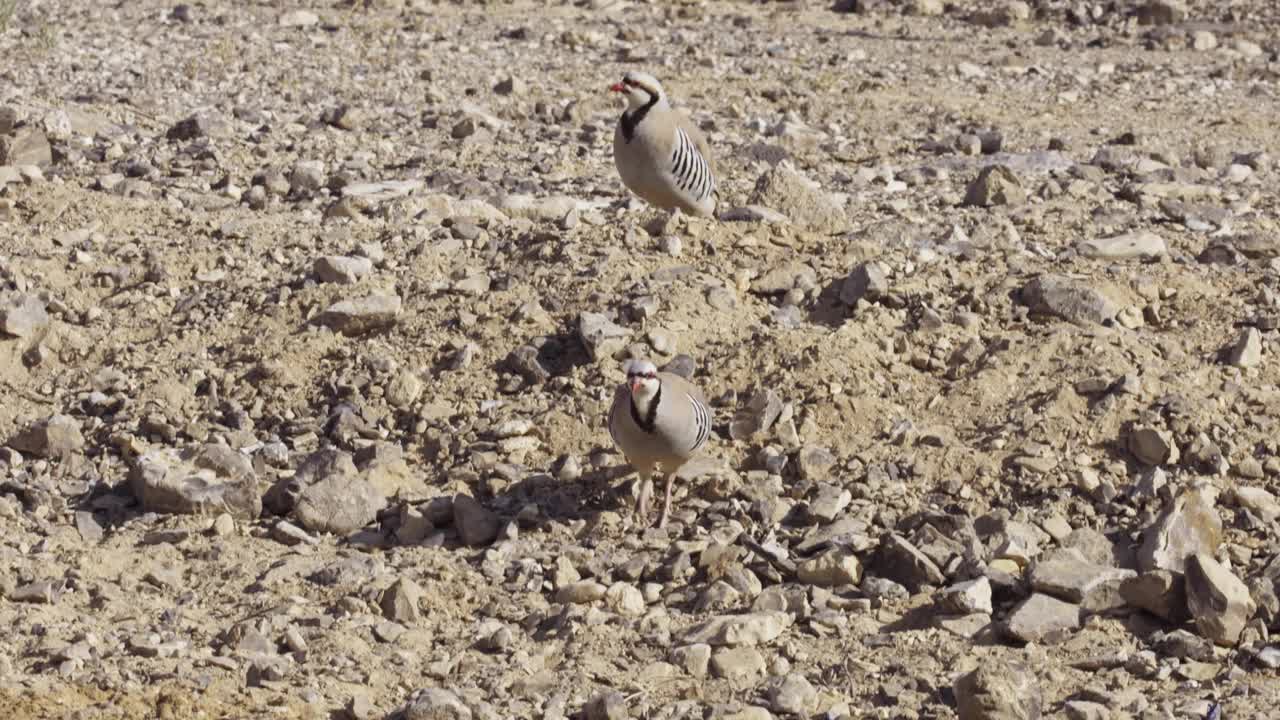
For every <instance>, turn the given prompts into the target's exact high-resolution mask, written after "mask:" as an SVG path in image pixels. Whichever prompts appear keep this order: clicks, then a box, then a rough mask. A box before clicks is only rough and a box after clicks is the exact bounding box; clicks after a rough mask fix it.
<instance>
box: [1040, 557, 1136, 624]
mask: <svg viewBox="0 0 1280 720" xmlns="http://www.w3.org/2000/svg"><path fill="white" fill-rule="evenodd" d="M1072 554H1074V551H1072V552H1070V553H1067V552H1059V553H1057V554H1055V555H1054V557H1053V558H1052V559H1049V560H1041V561H1039V562H1037V563H1036V564H1035V565H1034V566H1033V567H1032V568H1031V575H1030V580H1031V587H1032V588H1033V589H1034V590H1036V591H1038V592H1043V593H1048V594H1049V595H1053V596H1054V597H1057V598H1060V599H1063V600H1066V601H1068V602H1072V603H1076V604H1078V605H1080V606H1081V607H1083V608H1084V609H1085V610H1089V611H1092V612H1099V611H1102V610H1109V609H1112V608H1117V607H1120V606H1121V605H1123V602H1124V601H1123V600H1122V598H1121V597H1120V584H1121V583H1122V582H1124V581H1125V580H1127V579H1128V578H1131V577H1134V576H1135V575H1137V573H1135V572H1134V571H1132V570H1122V569H1120V568H1114V567H1108V566H1104V565H1095V564H1093V563H1091V562H1088V561H1087V560H1085V559H1084V558H1083V557H1080V558H1078V559H1077V558H1075V557H1072Z"/></svg>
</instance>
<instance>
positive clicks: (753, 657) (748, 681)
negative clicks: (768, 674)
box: [711, 647, 765, 687]
mask: <svg viewBox="0 0 1280 720" xmlns="http://www.w3.org/2000/svg"><path fill="white" fill-rule="evenodd" d="M711 672H712V673H713V674H714V675H715V676H716V677H718V678H723V679H725V680H728V681H729V682H730V683H732V684H734V685H737V686H740V687H743V686H748V685H754V684H755V683H756V682H757V681H758V680H760V679H761V678H763V677H764V674H765V663H764V656H763V655H761V654H760V652H759V651H758V650H756V649H755V648H750V647H741V648H728V649H723V650H717V651H716V652H715V654H713V655H712V656H711Z"/></svg>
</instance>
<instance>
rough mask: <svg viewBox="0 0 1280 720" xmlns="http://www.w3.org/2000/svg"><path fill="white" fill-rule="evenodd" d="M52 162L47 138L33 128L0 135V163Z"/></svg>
mask: <svg viewBox="0 0 1280 720" xmlns="http://www.w3.org/2000/svg"><path fill="white" fill-rule="evenodd" d="M52 164H53V148H52V147H51V146H50V145H49V138H47V137H45V134H44V133H42V132H40V131H39V130H36V129H34V128H22V129H20V130H18V131H17V132H16V133H14V134H13V135H0V165H36V166H39V167H49V166H50V165H52Z"/></svg>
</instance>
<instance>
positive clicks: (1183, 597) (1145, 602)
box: [1120, 570, 1191, 623]
mask: <svg viewBox="0 0 1280 720" xmlns="http://www.w3.org/2000/svg"><path fill="white" fill-rule="evenodd" d="M1120 597H1121V598H1123V599H1124V601H1125V603H1126V604H1128V605H1129V606H1131V607H1136V608H1140V609H1142V610H1146V611H1147V612H1149V613H1151V614H1152V615H1155V616H1156V617H1159V618H1162V619H1164V620H1166V621H1168V622H1171V623H1183V622H1186V621H1187V620H1190V619H1191V616H1190V614H1188V612H1187V590H1186V583H1185V581H1184V578H1183V576H1182V574H1181V573H1174V572H1171V571H1169V570H1152V571H1150V572H1145V573H1142V574H1141V575H1137V576H1135V577H1131V578H1128V579H1127V580H1125V581H1124V582H1122V583H1120Z"/></svg>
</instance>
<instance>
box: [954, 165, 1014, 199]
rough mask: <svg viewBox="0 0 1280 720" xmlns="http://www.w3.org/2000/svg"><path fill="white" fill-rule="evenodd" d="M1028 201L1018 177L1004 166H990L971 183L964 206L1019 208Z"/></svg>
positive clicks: (966, 192) (965, 196)
mask: <svg viewBox="0 0 1280 720" xmlns="http://www.w3.org/2000/svg"><path fill="white" fill-rule="evenodd" d="M1026 201H1027V191H1026V190H1024V189H1023V188H1022V183H1021V182H1020V181H1019V180H1018V176H1017V175H1015V174H1014V172H1013V170H1010V169H1009V168H1008V167H1006V166H1004V165H988V166H987V167H985V168H983V169H982V171H981V172H979V173H978V177H976V178H974V180H973V182H971V183H969V188H968V189H967V190H966V191H965V195H964V204H965V205H970V206H977V207H992V206H994V205H1010V206H1017V205H1021V204H1023V203H1024V202H1026Z"/></svg>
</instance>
